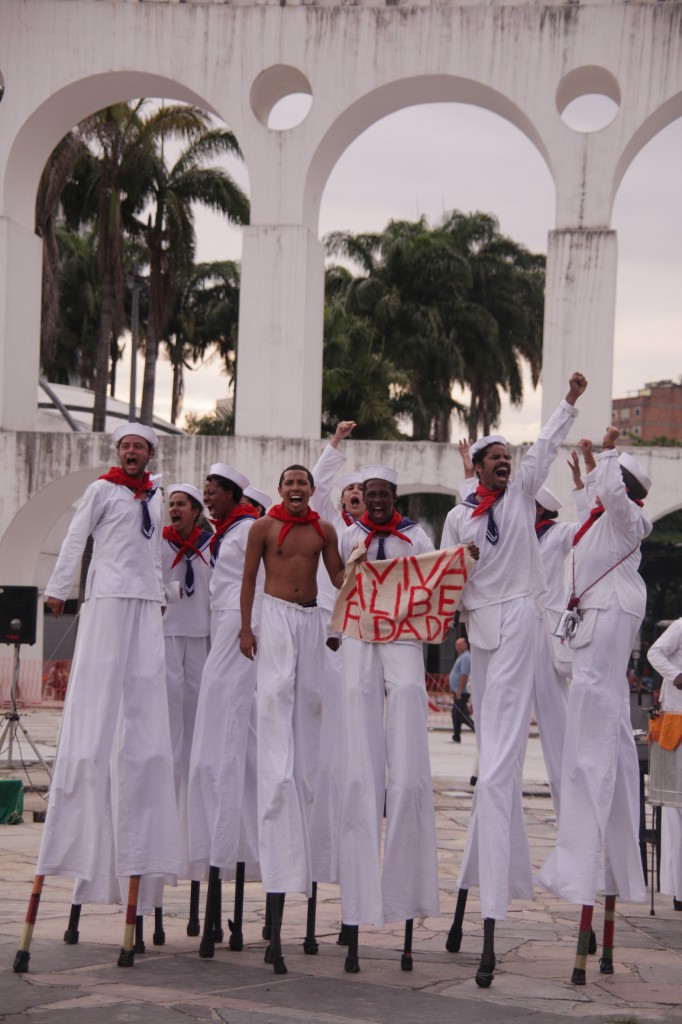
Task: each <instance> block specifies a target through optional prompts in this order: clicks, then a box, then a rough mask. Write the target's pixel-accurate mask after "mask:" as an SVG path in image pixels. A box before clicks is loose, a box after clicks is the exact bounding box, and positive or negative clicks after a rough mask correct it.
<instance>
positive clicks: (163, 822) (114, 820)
mask: <svg viewBox="0 0 682 1024" xmlns="http://www.w3.org/2000/svg"><path fill="white" fill-rule="evenodd" d="M164 669H165V666H164V650H163V633H162V629H161V612H160V608H159V605H158V604H157V603H155V602H153V601H145V600H139V599H129V598H125V599H124V598H93V599H91V600H90V601H87V602H86V603H85V604H84V605H83V609H82V610H81V622H80V630H79V638H78V649H77V651H76V656H75V658H74V667H73V671H72V675H71V681H70V684H69V690H68V695H67V701H66V707H65V710H64V722H63V725H62V730H61V736H60V741H59V751H58V754H57V761H56V764H55V770H54V777H53V780H52V786H51V788H50V800H49V810H48V814H47V820H46V823H45V830H44V832H43V839H42V843H41V847H40V854H39V857H38V866H37V868H36V871H37V873H38V874H43V875H67V876H72V877H75V878H81V879H83V880H85V881H87V880H89V879H94V878H95V877H96V876H97V872H98V864H99V863H100V862H101V861H102V860H104V859H106V858H108V857H109V856H110V850H111V846H112V839H113V843H114V844H115V858H114V868H115V874H116V875H118V876H123V877H129V876H130V875H147V874H150V875H177V873H178V860H179V853H178V829H179V825H178V811H177V802H176V798H175V785H174V782H173V756H172V752H171V743H170V728H169V722H168V700H167V696H166V683H165V670H164ZM119 712H120V721H119ZM117 721H118V723H119V725H118V729H117V728H116V723H117ZM114 742H116V746H115V749H113V748H114ZM112 749H113V755H114V759H115V764H116V771H115V773H112V772H111V770H110V763H111V758H112ZM107 817H108V819H109V821H110V822H111V828H108V827H107V821H106V819H107ZM107 844H108V847H107Z"/></svg>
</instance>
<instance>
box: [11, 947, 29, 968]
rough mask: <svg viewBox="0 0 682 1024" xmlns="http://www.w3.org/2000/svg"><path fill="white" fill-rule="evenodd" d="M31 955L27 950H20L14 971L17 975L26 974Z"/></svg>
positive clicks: (15, 960)
mask: <svg viewBox="0 0 682 1024" xmlns="http://www.w3.org/2000/svg"><path fill="white" fill-rule="evenodd" d="M30 959H31V954H30V953H29V951H28V950H27V949H18V950H17V953H16V956H15V957H14V966H13V968H12V969H13V971H14V973H15V974H26V972H27V971H28V962H29V960H30Z"/></svg>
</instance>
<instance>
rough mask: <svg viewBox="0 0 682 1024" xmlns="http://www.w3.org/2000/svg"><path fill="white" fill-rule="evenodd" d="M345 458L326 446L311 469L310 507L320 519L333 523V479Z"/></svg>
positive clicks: (334, 449)
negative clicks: (313, 485) (311, 494)
mask: <svg viewBox="0 0 682 1024" xmlns="http://www.w3.org/2000/svg"><path fill="white" fill-rule="evenodd" d="M345 461H346V456H345V455H344V454H343V453H342V452H340V451H339V450H338V448H334V446H333V445H331V444H328V445H327V446H326V448H325V449H324V451H323V452H322V454H321V455H320V457H319V459H318V460H317V462H316V463H315V465H314V466H313V469H312V471H311V472H312V474H313V480H314V481H315V493H314V494H313V496H312V498H311V500H310V507H311V508H313V509H315V511H316V512H319V513H320V516H321V517H322V519H328V520H330V521H331V522H333V521H334V513H335V512H336V509H335V508H334V504H333V502H332V489H333V487H334V477H335V476H336V474H337V473H338V471H339V470H340V469H341V467H342V466H343V465H344V463H345Z"/></svg>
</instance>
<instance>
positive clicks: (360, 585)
mask: <svg viewBox="0 0 682 1024" xmlns="http://www.w3.org/2000/svg"><path fill="white" fill-rule="evenodd" d="M471 564H472V558H471V555H470V554H469V552H468V550H467V549H466V548H464V547H462V546H460V547H456V548H445V550H443V551H429V552H428V553H427V554H425V555H408V556H406V557H404V558H388V559H386V560H385V561H381V562H368V561H366V552H365V549H364V545H357V546H356V547H355V548H354V550H353V552H352V554H351V556H350V558H349V560H348V565H347V567H346V578H345V580H344V583H343V586H342V588H341V590H340V591H339V596H338V597H337V599H336V605H335V606H334V611H333V613H332V618H331V623H330V627H329V628H330V630H331V631H332V632H335V633H343V635H344V636H352V637H355V638H356V639H358V640H365V641H367V642H368V643H375V644H385V643H390V642H391V641H394V640H414V641H420V640H421V641H426V642H427V643H430V644H442V643H443V641H444V640H445V637H446V635H447V633H448V631H449V629H450V627H451V626H452V618H453V616H454V614H455V612H456V611H457V607H458V605H459V601H460V598H461V596H462V589H463V587H464V584H465V583H466V581H467V578H468V575H469V569H470V567H471Z"/></svg>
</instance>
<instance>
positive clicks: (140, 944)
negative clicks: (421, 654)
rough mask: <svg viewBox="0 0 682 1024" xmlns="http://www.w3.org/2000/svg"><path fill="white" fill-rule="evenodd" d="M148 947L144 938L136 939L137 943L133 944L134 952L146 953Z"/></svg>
mask: <svg viewBox="0 0 682 1024" xmlns="http://www.w3.org/2000/svg"><path fill="white" fill-rule="evenodd" d="M146 952H147V947H146V946H145V944H144V942H143V940H142V939H136V940H135V945H134V946H133V953H146Z"/></svg>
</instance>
